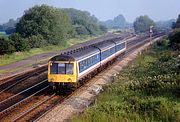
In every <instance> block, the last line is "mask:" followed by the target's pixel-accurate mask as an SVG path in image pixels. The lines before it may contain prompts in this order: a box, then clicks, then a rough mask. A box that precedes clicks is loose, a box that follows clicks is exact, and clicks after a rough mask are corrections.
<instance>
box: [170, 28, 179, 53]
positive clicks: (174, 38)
mask: <svg viewBox="0 0 180 122" xmlns="http://www.w3.org/2000/svg"><path fill="white" fill-rule="evenodd" d="M169 40H170V45H171V47H172V48H173V49H175V50H176V49H177V50H180V29H176V30H174V32H173V33H171V34H170V35H169Z"/></svg>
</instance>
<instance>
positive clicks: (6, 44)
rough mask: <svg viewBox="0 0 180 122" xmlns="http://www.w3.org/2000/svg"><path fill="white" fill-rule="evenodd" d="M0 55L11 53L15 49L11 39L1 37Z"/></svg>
mask: <svg viewBox="0 0 180 122" xmlns="http://www.w3.org/2000/svg"><path fill="white" fill-rule="evenodd" d="M0 44H1V45H0V55H3V54H9V53H12V52H14V51H15V48H14V46H13V43H12V41H11V40H9V39H8V38H5V37H0Z"/></svg>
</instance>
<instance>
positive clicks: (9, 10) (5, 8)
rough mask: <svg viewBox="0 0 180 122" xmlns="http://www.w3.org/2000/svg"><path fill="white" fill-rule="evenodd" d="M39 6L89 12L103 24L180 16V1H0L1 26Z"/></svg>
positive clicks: (157, 19)
mask: <svg viewBox="0 0 180 122" xmlns="http://www.w3.org/2000/svg"><path fill="white" fill-rule="evenodd" d="M36 4H38V5H40V4H48V5H52V6H55V7H58V8H76V9H81V10H86V11H89V12H90V13H91V14H93V15H95V16H96V17H97V18H98V19H100V20H103V21H104V20H107V19H112V18H114V17H115V16H117V15H119V14H123V15H124V17H125V18H126V20H127V21H129V22H133V21H134V20H135V18H136V17H138V16H140V15H148V16H149V17H150V18H152V19H153V20H155V21H159V20H168V19H176V18H177V16H178V14H180V0H0V23H4V22H7V21H8V20H9V19H10V18H13V19H16V18H18V17H21V16H22V15H23V13H24V10H27V9H28V8H30V7H32V6H34V5H36Z"/></svg>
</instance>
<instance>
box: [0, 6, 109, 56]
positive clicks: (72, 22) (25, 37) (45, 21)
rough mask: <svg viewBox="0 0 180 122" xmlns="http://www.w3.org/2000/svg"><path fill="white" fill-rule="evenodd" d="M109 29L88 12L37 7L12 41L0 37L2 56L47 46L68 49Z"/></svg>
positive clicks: (20, 24)
mask: <svg viewBox="0 0 180 122" xmlns="http://www.w3.org/2000/svg"><path fill="white" fill-rule="evenodd" d="M104 32H107V28H106V27H105V26H103V25H101V24H100V22H99V20H98V19H97V18H96V17H95V16H92V15H91V14H90V13H89V12H87V11H80V10H76V9H58V8H55V7H52V6H48V5H40V6H38V5H36V6H34V7H32V8H30V9H28V10H26V11H25V12H24V15H23V16H22V17H21V18H20V19H19V20H18V22H17V24H16V26H15V32H14V33H13V34H12V35H11V36H9V37H0V44H1V45H0V55H3V54H6V53H12V52H15V51H25V50H29V49H31V48H39V47H42V46H46V45H57V44H60V45H61V46H65V45H66V44H67V41H66V40H67V39H68V38H71V37H75V36H76V35H96V34H102V33H104Z"/></svg>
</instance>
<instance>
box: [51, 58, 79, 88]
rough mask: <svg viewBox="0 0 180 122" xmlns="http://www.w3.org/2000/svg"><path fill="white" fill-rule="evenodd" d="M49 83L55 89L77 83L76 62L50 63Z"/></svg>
mask: <svg viewBox="0 0 180 122" xmlns="http://www.w3.org/2000/svg"><path fill="white" fill-rule="evenodd" d="M48 82H49V83H50V85H51V86H53V88H55V89H56V88H57V87H59V86H64V85H66V84H72V83H76V82H77V71H76V62H75V61H49V62H48Z"/></svg>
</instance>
